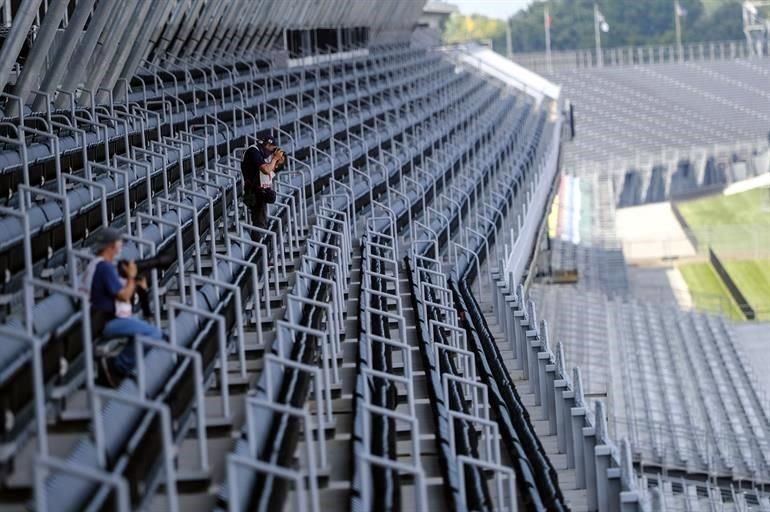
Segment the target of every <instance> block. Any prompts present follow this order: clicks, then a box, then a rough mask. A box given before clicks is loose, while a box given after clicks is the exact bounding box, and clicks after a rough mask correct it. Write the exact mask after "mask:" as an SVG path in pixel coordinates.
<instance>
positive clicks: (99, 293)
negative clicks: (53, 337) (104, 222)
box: [84, 228, 164, 387]
mask: <svg viewBox="0 0 770 512" xmlns="http://www.w3.org/2000/svg"><path fill="white" fill-rule="evenodd" d="M122 248H123V237H122V235H121V234H120V232H119V231H117V230H115V229H113V228H104V229H102V230H101V232H100V233H99V238H98V241H97V243H96V246H95V247H94V252H95V253H96V256H97V257H96V259H94V261H92V262H91V263H90V264H89V266H88V269H87V271H86V275H85V278H84V284H85V285H86V286H87V287H88V289H89V290H90V300H91V322H92V327H93V334H94V336H101V337H103V338H121V337H126V338H132V337H134V336H144V337H147V338H152V339H156V340H162V339H163V338H164V336H163V333H162V332H161V331H160V329H158V328H157V327H155V326H153V325H152V324H149V323H147V322H145V321H143V320H140V319H138V318H134V317H133V299H134V294H135V293H136V292H137V290H138V289H141V288H143V289H144V290H143V291H145V292H146V288H147V283H146V280H145V279H144V278H142V279H140V280H137V268H136V263H134V261H128V262H121V263H120V264H121V265H122V267H121V269H120V271H121V272H120V273H119V272H118V267H117V266H116V263H115V262H116V260H117V258H118V255H119V254H120V251H121V249H122ZM120 274H123V276H124V278H121V275H120ZM142 295H143V297H144V298H143V299H141V300H140V301H141V302H142V309H143V311H144V313H145V315H147V314H148V313H149V307H148V306H149V304H148V300H147V295H146V293H144V294H142ZM135 367H136V353H135V350H134V345H133V343H128V344H126V345H125V346H124V347H123V349H122V350H121V352H120V353H119V354H118V355H116V356H114V357H109V358H105V359H102V361H101V362H100V370H101V371H100V380H102V383H104V384H106V385H108V386H110V387H115V386H117V385H118V384H119V383H120V381H121V379H123V378H125V377H126V376H128V375H130V374H131V372H133V371H134V368H135Z"/></svg>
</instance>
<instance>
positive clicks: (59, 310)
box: [3, 84, 478, 410]
mask: <svg viewBox="0 0 770 512" xmlns="http://www.w3.org/2000/svg"><path fill="white" fill-rule="evenodd" d="M473 87H474V85H471V86H470V87H469V88H468V89H466V91H467V90H471V89H472V88H473ZM475 87H478V84H476V85H475ZM348 129H349V127H348ZM362 135H363V134H362ZM375 135H376V133H370V134H369V135H368V136H367V137H366V139H364V140H366V141H367V142H369V143H371V144H374V142H375V141H377V140H378V139H377V138H376V136H375ZM358 152H360V154H362V155H363V154H365V153H366V151H365V150H364V148H363V147H362V146H359V147H358V148H357V151H356V153H358ZM396 154H398V153H396ZM347 156H348V158H350V157H351V156H353V155H347ZM338 158H339V160H337V162H344V161H345V160H344V159H343V158H344V157H343V155H339V157H338ZM318 160H319V161H320V162H319V165H318V167H321V170H319V171H318V172H317V174H318V175H319V176H320V177H323V176H324V175H328V174H329V173H330V172H331V166H330V165H329V162H330V161H329V160H328V159H327V160H326V161H325V162H324V161H323V160H321V159H320V158H319V159H318ZM350 161H352V160H350ZM324 163H325V164H326V166H324V165H323V164H324ZM212 166H213V165H212ZM324 167H325V169H324ZM315 174H316V172H315V171H313V173H312V174H311V176H315ZM239 179H240V178H239V174H235V176H232V177H231V178H229V179H227V177H225V176H221V175H213V177H212V182H213V183H217V182H218V185H219V187H218V188H214V187H213V186H210V185H208V184H204V185H205V186H204V187H202V188H200V189H193V190H192V191H191V193H190V194H186V195H188V199H187V200H186V202H187V203H188V204H189V203H193V204H194V205H195V207H196V208H197V209H198V210H199V211H200V210H203V208H204V207H205V205H206V200H205V197H201V196H200V194H201V193H203V194H204V195H208V197H212V199H214V200H215V201H216V202H215V203H214V210H215V211H219V210H218V208H219V205H220V204H221V206H222V208H225V207H226V205H225V203H224V202H223V201H220V197H229V198H230V199H234V196H233V194H232V191H233V190H235V188H234V186H235V184H236V183H237V180H239ZM304 179H305V177H304V176H303V177H302V178H301V180H302V181H300V178H299V177H296V176H292V179H291V180H289V181H290V182H287V184H286V186H290V185H292V182H293V185H292V186H296V185H300V184H304ZM215 180H217V181H215ZM193 186H194V185H193ZM362 186H364V187H365V185H362ZM225 187H226V188H225ZM220 188H225V189H224V191H221V189H220ZM228 191H229V192H230V193H229V195H227V194H228ZM193 193H195V194H198V196H192V194H193ZM222 194H225V195H222ZM148 204H149V203H148ZM232 204H233V205H234V206H235V203H234V202H233V203H232ZM209 208H210V209H211V205H210V204H209ZM234 209H237V207H236V208H234ZM271 210H272V211H276V210H278V207H275V208H271ZM177 211H179V215H180V216H181V217H182V218H183V219H184V224H183V225H182V228H183V229H185V228H189V227H190V225H191V224H192V222H191V217H192V213H191V211H189V210H188V209H181V210H176V209H172V210H169V211H168V212H166V214H164V220H165V221H167V222H170V223H173V224H178V223H179V222H178V219H177ZM210 213H211V212H210ZM201 217H202V219H201V220H202V222H201V224H203V227H202V228H201V229H203V228H205V220H206V218H205V217H203V216H202V214H201ZM143 224H144V227H143V229H142V235H143V238H144V239H145V240H152V241H154V242H155V247H156V249H157V248H162V247H163V246H164V245H172V244H171V242H172V241H173V240H174V231H173V230H168V229H166V228H165V226H164V225H157V224H155V223H154V222H153V220H152V219H149V221H144V223H143ZM185 233H186V232H185ZM188 234H189V233H188ZM189 238H190V237H189V236H188V237H187V240H189ZM124 251H125V252H126V256H127V257H136V256H139V255H141V254H146V252H145V253H142V252H140V251H141V249H140V248H139V247H138V244H137V243H128V244H126V248H125V249H124ZM57 304H58V305H57ZM36 307H37V308H39V309H40V311H43V310H45V311H47V312H49V313H48V314H46V315H33V318H35V319H36V321H39V322H44V324H40V325H36V326H35V332H36V333H37V334H38V335H45V336H49V335H48V334H47V333H50V332H51V329H50V327H51V326H57V331H56V333H55V334H54V335H53V338H55V339H62V338H65V337H66V338H72V339H74V340H77V339H78V336H77V334H78V333H77V332H73V329H72V325H73V324H75V325H77V324H78V319H79V317H78V315H77V314H73V313H75V312H73V310H72V308H73V305H71V303H70V301H69V299H67V298H66V297H64V296H62V295H57V294H53V295H51V296H50V297H48V298H46V299H45V300H43V301H41V302H40V303H39V304H38V305H37V306H36ZM62 319H67V322H63V321H62ZM74 344H75V346H76V348H75V350H78V349H77V346H78V345H79V344H78V343H76V342H75V343H74ZM3 348H4V350H5V351H6V356H7V357H6V361H7V362H6V365H5V366H6V367H9V366H18V363H16V364H12V363H11V361H13V360H17V359H18V358H19V357H22V358H23V357H25V352H24V344H23V343H21V342H13V341H11V342H9V343H8V344H5V345H4V347H3ZM71 359H72V355H71V354H66V356H65V361H66V360H71ZM16 373H17V374H18V372H16ZM7 383H8V388H9V389H13V388H14V386H13V385H12V383H13V381H12V380H9V381H7ZM21 398H23V397H21ZM15 403H17V404H19V405H21V404H24V403H25V401H24V400H16V401H15ZM9 410H16V409H15V408H9Z"/></svg>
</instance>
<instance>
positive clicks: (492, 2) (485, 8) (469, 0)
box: [446, 0, 529, 19]
mask: <svg viewBox="0 0 770 512" xmlns="http://www.w3.org/2000/svg"><path fill="white" fill-rule="evenodd" d="M446 1H448V2H449V3H452V4H455V5H456V6H457V7H459V8H460V12H461V13H463V14H483V15H484V16H488V17H490V18H498V19H505V18H509V17H510V16H511V15H513V13H515V12H517V11H518V10H520V9H523V8H524V7H526V6H527V4H528V3H529V0H446Z"/></svg>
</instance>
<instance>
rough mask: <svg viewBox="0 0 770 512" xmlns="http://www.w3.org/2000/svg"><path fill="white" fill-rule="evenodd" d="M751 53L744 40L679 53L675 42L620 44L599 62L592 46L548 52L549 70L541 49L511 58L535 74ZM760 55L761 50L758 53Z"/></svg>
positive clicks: (605, 52)
mask: <svg viewBox="0 0 770 512" xmlns="http://www.w3.org/2000/svg"><path fill="white" fill-rule="evenodd" d="M754 54H755V52H754V51H752V48H750V47H749V45H748V43H747V42H746V41H713V42H708V43H691V44H685V45H683V46H682V51H681V54H680V53H679V52H677V51H676V46H675V45H656V46H624V47H619V48H604V49H602V61H601V65H600V64H599V61H598V60H597V58H596V56H597V53H596V50H595V49H583V50H569V51H557V52H551V63H550V64H551V66H550V69H549V65H548V56H547V54H546V53H545V52H536V53H517V54H515V55H514V56H513V60H514V61H516V62H517V63H518V64H521V65H522V66H526V67H528V68H529V69H531V70H533V71H537V72H539V73H551V72H552V71H553V72H563V71H571V70H575V69H586V68H595V67H601V66H605V67H607V66H633V65H637V64H666V63H672V62H705V61H714V60H724V59H736V58H748V57H751V56H752V55H754ZM762 55H763V56H764V53H763V54H762Z"/></svg>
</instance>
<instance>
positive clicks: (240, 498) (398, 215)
mask: <svg viewBox="0 0 770 512" xmlns="http://www.w3.org/2000/svg"><path fill="white" fill-rule="evenodd" d="M471 104H472V103H471ZM508 104H509V105H512V103H508ZM481 106H482V108H483V109H484V111H486V110H488V109H490V108H491V103H490V102H488V101H485V102H484V103H483V104H482V105H481ZM476 108H479V107H476ZM471 111H473V110H471ZM506 112H507V110H506V109H503V110H502V111H501V112H499V113H497V114H496V116H493V117H490V118H486V117H485V116H483V115H481V114H475V115H474V121H473V123H472V124H469V123H467V121H464V120H463V116H459V115H458V116H457V118H456V121H455V122H457V123H458V124H457V128H451V127H447V126H445V127H444V129H440V130H439V131H438V132H436V135H435V137H436V138H437V139H438V140H441V142H442V144H446V148H447V149H451V151H450V152H449V153H447V152H446V151H444V152H443V157H441V158H440V160H438V161H437V162H436V163H437V164H438V165H437V166H435V167H433V168H431V169H430V172H426V171H428V169H423V170H422V172H419V173H415V172H412V173H411V174H412V176H413V178H412V179H413V180H414V181H415V184H416V185H417V186H418V189H419V190H422V191H423V195H424V191H426V190H431V189H433V190H434V194H435V190H437V187H438V186H439V185H441V187H442V189H441V190H442V191H443V189H444V188H445V183H446V182H447V179H448V178H447V176H449V175H450V174H453V173H454V168H455V167H456V166H457V164H458V163H459V162H461V161H462V160H463V159H464V158H467V155H468V152H469V151H471V149H472V148H474V146H475V144H476V143H477V142H478V141H480V140H483V139H484V138H486V137H487V136H488V135H489V134H491V133H492V130H493V129H494V128H495V127H496V126H497V125H498V123H499V117H500V116H502V115H503V114H504V113H506ZM458 114H459V111H458ZM470 130H473V131H470ZM471 133H472V135H470V134H471ZM469 136H470V137H471V139H470V140H468V137H469ZM431 144H432V142H431V140H430V139H428V140H427V141H426V145H425V146H422V149H421V147H419V146H418V147H417V148H412V152H411V153H410V154H409V156H408V157H407V158H406V159H405V160H403V161H398V162H393V161H387V163H386V168H387V170H388V172H387V177H385V176H383V181H386V182H387V181H388V180H392V179H396V180H399V181H400V179H401V177H402V176H403V173H405V172H406V170H407V169H411V168H412V166H411V165H410V166H407V163H408V162H410V161H414V159H415V158H416V157H417V155H418V154H419V153H420V152H421V151H425V149H427V148H428V147H430V145H431ZM464 155H465V156H464ZM437 158H438V157H437ZM426 178H427V181H426ZM449 179H450V180H453V179H455V178H454V177H450V178H449ZM367 181H368V180H367ZM450 182H451V181H450ZM402 183H403V182H402ZM369 184H370V189H369V190H372V189H374V190H376V189H377V188H378V186H377V185H375V184H374V183H371V182H369ZM390 187H391V188H390V192H391V193H392V192H393V185H392V184H391V185H390ZM353 190H354V191H355V193H354V194H352V195H351V196H350V197H349V198H348V199H342V198H341V199H340V200H341V201H343V202H342V203H340V204H339V205H337V210H338V211H345V210H347V207H346V206H345V205H352V204H354V203H357V202H359V201H360V200H361V199H364V198H366V196H367V195H368V194H369V193H370V192H369V190H360V191H359V190H358V188H356V187H353ZM383 192H384V196H385V197H387V196H388V190H385V191H383ZM414 192H415V191H414V190H412V191H411V193H410V194H404V197H400V195H399V196H398V197H394V195H393V196H391V197H390V198H388V199H387V205H386V210H385V212H390V214H391V215H392V217H386V218H383V217H382V215H381V214H380V215H375V214H374V212H376V211H378V210H380V211H382V210H381V209H380V208H379V207H378V208H374V209H373V210H372V216H373V219H372V227H373V228H374V229H376V230H378V231H381V230H386V229H390V230H391V232H393V231H394V230H395V228H396V225H398V224H400V223H401V222H402V221H403V220H406V219H407V217H408V216H409V215H411V214H412V213H411V212H412V210H413V209H414V208H415V207H416V206H419V205H420V203H421V201H422V200H424V198H423V197H422V196H421V195H420V194H417V193H414ZM370 202H371V201H370ZM383 213H384V212H383ZM276 351H277V350H276ZM322 357H323V356H322ZM272 378H273V379H279V378H280V377H272ZM264 379H266V376H265V373H264V372H263V374H262V376H261V378H260V384H259V386H258V388H257V389H258V396H260V393H266V392H267V390H270V389H272V390H276V389H279V385H278V381H276V382H274V383H273V384H271V385H267V383H266V382H265V381H264ZM284 380H285V378H284ZM300 400H302V399H301V398H300ZM266 401H269V400H266ZM299 403H301V401H300V402H299ZM267 423H268V424H269V422H267ZM244 434H245V435H244V438H242V439H241V440H239V442H238V443H237V444H236V447H235V448H234V450H233V458H235V457H237V460H250V461H253V460H256V459H257V458H259V459H260V460H265V459H266V458H269V454H270V453H277V449H276V446H275V445H273V446H272V447H268V446H266V445H264V443H265V441H266V440H267V439H270V438H271V437H268V436H269V435H270V429H268V428H264V429H262V430H261V431H250V432H244ZM254 478H256V475H254V474H253V472H250V471H244V470H239V469H237V468H236V469H234V473H231V474H229V475H228V489H233V491H232V492H237V496H235V495H233V494H231V493H228V495H227V496H226V497H224V496H223V498H222V499H226V500H227V501H228V503H229V504H230V505H231V506H232V505H233V503H235V504H236V508H238V509H240V508H243V507H247V506H249V503H253V501H251V500H250V499H249V498H248V496H250V495H251V492H252V491H251V489H255V487H254V486H255V485H256V482H255V481H254ZM234 481H236V482H237V483H233V482H234ZM273 492H274V491H270V490H265V491H261V492H260V493H259V495H260V496H262V498H261V499H267V498H266V496H268V495H271V494H272V493H273ZM312 493H313V491H312V489H311V499H312ZM234 500H235V501H234Z"/></svg>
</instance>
